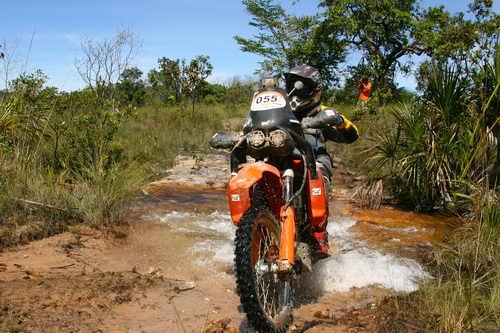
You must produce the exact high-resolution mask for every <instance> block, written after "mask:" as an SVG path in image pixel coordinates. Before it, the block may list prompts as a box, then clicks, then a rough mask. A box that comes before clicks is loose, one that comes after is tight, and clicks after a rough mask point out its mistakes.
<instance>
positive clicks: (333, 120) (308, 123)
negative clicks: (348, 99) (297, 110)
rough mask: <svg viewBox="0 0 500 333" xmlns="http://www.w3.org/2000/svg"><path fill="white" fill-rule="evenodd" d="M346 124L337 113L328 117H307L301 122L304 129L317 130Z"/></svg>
mask: <svg viewBox="0 0 500 333" xmlns="http://www.w3.org/2000/svg"><path fill="white" fill-rule="evenodd" d="M343 123H344V118H342V116H341V115H339V114H337V113H333V114H328V115H327V116H326V117H305V118H303V119H302V121H301V125H302V128H303V129H307V128H316V129H324V128H327V127H329V126H335V127H337V126H340V125H342V124H343Z"/></svg>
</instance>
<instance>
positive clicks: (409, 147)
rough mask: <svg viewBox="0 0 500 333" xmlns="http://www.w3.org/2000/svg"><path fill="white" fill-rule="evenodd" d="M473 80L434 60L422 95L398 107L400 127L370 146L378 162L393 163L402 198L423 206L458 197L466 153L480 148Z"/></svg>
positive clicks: (392, 174)
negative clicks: (471, 104)
mask: <svg viewBox="0 0 500 333" xmlns="http://www.w3.org/2000/svg"><path fill="white" fill-rule="evenodd" d="M468 92H469V83H468V81H467V80H466V79H464V78H462V77H461V75H460V73H459V72H457V71H456V70H454V69H453V68H452V67H450V66H447V65H444V67H443V66H439V65H435V66H434V68H433V70H432V72H431V74H430V77H429V84H428V86H427V88H426V90H425V92H424V94H423V96H422V99H421V100H420V101H419V102H417V103H415V104H413V105H411V106H403V107H400V108H397V109H395V110H394V111H393V112H392V115H393V116H394V118H395V122H396V124H397V126H396V128H394V129H391V130H390V131H389V132H387V133H383V134H379V135H378V137H377V138H378V142H377V143H376V144H375V145H374V146H372V147H371V148H370V149H368V151H370V152H371V157H370V160H372V161H374V162H375V166H376V167H379V168H380V167H382V166H386V165H387V164H388V163H390V167H389V170H390V176H391V178H392V179H395V180H396V181H397V182H396V183H395V184H397V185H396V186H393V190H394V192H395V193H396V194H397V197H398V198H400V199H401V198H403V200H405V201H409V202H411V203H413V204H414V205H415V208H417V209H418V208H419V207H422V206H423V207H433V206H435V204H436V203H438V204H441V205H442V204H448V203H451V202H453V201H454V193H455V192H456V191H458V190H459V191H460V192H462V191H466V189H464V188H463V184H462V183H459V182H457V178H458V177H457V175H459V174H461V171H462V169H463V165H464V164H465V163H464V161H463V159H464V157H467V156H470V155H471V151H472V150H474V148H475V145H474V144H475V141H476V140H474V139H473V140H471V136H473V132H474V130H473V124H474V119H473V114H472V113H471V111H470V109H469V103H468Z"/></svg>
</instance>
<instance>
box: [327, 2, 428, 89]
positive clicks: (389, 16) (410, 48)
mask: <svg viewBox="0 0 500 333" xmlns="http://www.w3.org/2000/svg"><path fill="white" fill-rule="evenodd" d="M416 3H417V1H416V0H371V1H366V0H323V1H322V2H321V6H322V7H323V8H325V14H324V15H325V20H324V21H323V23H322V25H323V26H324V27H323V30H324V31H328V30H329V28H330V27H333V28H334V29H338V28H339V26H340V27H341V29H342V33H341V37H340V38H341V39H342V40H344V41H345V43H347V44H348V45H350V47H351V48H352V50H353V51H357V52H361V55H362V59H361V61H360V65H362V66H366V69H367V70H368V71H369V73H365V74H366V75H368V76H370V77H371V78H372V80H373V82H374V86H375V88H376V89H378V90H379V91H380V90H382V91H384V92H385V93H390V90H391V87H393V86H394V84H393V81H394V76H395V73H396V72H397V71H403V72H407V71H409V68H408V67H407V66H405V64H404V62H403V61H402V59H404V57H405V56H409V55H414V54H417V55H420V54H422V53H423V52H424V51H425V49H424V47H423V45H422V43H421V42H420V41H419V40H417V39H415V38H413V30H414V26H415V22H416V20H417V19H418V15H419V11H418V7H417V4H416ZM325 38H328V36H325ZM337 38H338V37H337Z"/></svg>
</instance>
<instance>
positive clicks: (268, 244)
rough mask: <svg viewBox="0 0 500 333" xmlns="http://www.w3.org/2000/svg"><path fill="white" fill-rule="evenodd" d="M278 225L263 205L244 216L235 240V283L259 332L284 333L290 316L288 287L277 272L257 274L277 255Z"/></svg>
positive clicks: (289, 288) (252, 324) (250, 318)
mask: <svg viewBox="0 0 500 333" xmlns="http://www.w3.org/2000/svg"><path fill="white" fill-rule="evenodd" d="M279 239H280V238H279V225H278V220H277V219H276V217H275V216H274V215H273V214H272V213H271V212H270V211H269V209H268V208H267V207H266V206H265V205H259V206H258V207H250V208H249V209H248V210H247V211H246V212H245V214H243V216H242V218H241V220H240V224H239V227H238V229H237V230H236V238H235V264H236V284H237V289H238V294H239V296H240V300H241V304H242V306H243V310H244V312H245V313H246V315H247V318H248V322H249V323H250V325H251V326H252V327H253V328H254V329H256V330H257V331H259V332H262V333H264V332H272V333H284V332H286V330H287V328H288V327H289V326H290V324H291V322H292V320H293V317H292V301H291V285H290V282H289V281H286V280H282V279H281V278H280V277H278V276H277V275H276V274H277V273H272V272H266V273H262V274H260V275H259V271H258V269H257V267H260V266H259V265H257V263H258V262H260V263H261V264H262V265H263V266H264V267H268V268H269V267H271V265H272V263H273V262H274V261H275V260H277V258H278V255H279Z"/></svg>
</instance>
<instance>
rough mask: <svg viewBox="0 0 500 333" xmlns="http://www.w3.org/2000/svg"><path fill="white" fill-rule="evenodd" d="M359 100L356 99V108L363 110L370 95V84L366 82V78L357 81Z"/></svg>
mask: <svg viewBox="0 0 500 333" xmlns="http://www.w3.org/2000/svg"><path fill="white" fill-rule="evenodd" d="M358 91H359V98H358V105H357V106H358V108H360V109H365V108H366V102H368V100H369V99H370V95H371V93H372V83H371V82H370V81H369V80H368V78H367V77H366V76H363V77H362V78H361V80H360V81H359V85H358Z"/></svg>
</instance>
